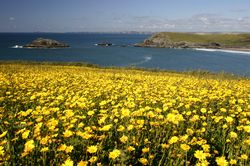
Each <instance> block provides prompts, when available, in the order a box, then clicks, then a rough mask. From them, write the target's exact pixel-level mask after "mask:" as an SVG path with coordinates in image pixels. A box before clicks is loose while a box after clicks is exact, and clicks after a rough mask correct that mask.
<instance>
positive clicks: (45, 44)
mask: <svg viewBox="0 0 250 166" xmlns="http://www.w3.org/2000/svg"><path fill="white" fill-rule="evenodd" d="M23 47H25V48H65V47H69V45H68V44H65V43H61V42H59V41H56V40H52V39H44V38H38V39H36V40H34V41H32V42H31V43H30V44H27V45H25V46H23Z"/></svg>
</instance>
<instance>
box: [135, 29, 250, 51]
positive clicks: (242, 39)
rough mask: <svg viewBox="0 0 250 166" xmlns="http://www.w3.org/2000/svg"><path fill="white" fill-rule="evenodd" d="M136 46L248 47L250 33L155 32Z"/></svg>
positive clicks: (249, 46)
mask: <svg viewBox="0 0 250 166" xmlns="http://www.w3.org/2000/svg"><path fill="white" fill-rule="evenodd" d="M135 46H136V47H156V48H209V49H236V50H248V49H250V34H236V33H235V34H232V33H228V34H219V33H217V34H215V33H214V34H211V33H175V32H161V33H156V34H154V35H153V36H151V37H150V38H148V39H146V40H144V42H142V43H137V44H135Z"/></svg>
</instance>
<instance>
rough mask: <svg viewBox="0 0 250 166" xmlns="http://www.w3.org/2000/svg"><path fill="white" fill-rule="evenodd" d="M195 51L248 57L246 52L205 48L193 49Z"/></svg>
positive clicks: (249, 53)
mask: <svg viewBox="0 0 250 166" xmlns="http://www.w3.org/2000/svg"><path fill="white" fill-rule="evenodd" d="M195 50H197V51H209V52H226V53H236V54H248V55H250V52H248V51H234V50H223V49H222V50H221V49H206V48H195Z"/></svg>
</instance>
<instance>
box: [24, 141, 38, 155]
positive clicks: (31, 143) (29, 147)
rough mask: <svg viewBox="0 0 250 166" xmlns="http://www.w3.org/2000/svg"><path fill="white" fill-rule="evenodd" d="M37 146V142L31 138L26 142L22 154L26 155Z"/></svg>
mask: <svg viewBox="0 0 250 166" xmlns="http://www.w3.org/2000/svg"><path fill="white" fill-rule="evenodd" d="M34 148H35V143H34V140H29V141H27V142H26V143H25V145H24V152H23V154H22V156H26V155H27V154H29V153H30V152H31V151H32V150H33V149H34Z"/></svg>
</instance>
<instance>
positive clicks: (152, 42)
mask: <svg viewBox="0 0 250 166" xmlns="http://www.w3.org/2000/svg"><path fill="white" fill-rule="evenodd" d="M134 46H135V47H153V48H154V47H155V48H212V49H220V48H222V47H223V45H222V44H220V43H218V42H208V43H207V42H206V43H199V42H190V41H185V40H183V41H175V39H171V38H170V37H168V36H167V35H164V36H162V35H161V33H158V34H155V35H153V36H152V37H150V38H149V39H146V40H144V42H142V43H137V44H135V45H134Z"/></svg>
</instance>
